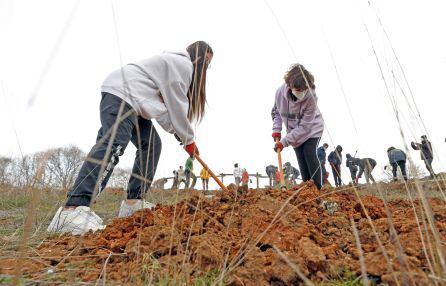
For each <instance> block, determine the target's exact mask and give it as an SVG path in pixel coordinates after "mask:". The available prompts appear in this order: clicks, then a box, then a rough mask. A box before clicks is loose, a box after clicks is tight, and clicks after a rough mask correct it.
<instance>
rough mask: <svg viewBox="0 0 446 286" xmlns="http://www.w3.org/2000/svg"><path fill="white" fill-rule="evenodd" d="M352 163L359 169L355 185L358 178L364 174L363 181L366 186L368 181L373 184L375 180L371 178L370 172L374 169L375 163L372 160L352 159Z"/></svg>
mask: <svg viewBox="0 0 446 286" xmlns="http://www.w3.org/2000/svg"><path fill="white" fill-rule="evenodd" d="M352 161H353V163H354V164H355V165H356V166H358V167H359V174H358V176H357V177H356V183H358V180H359V178H361V177H362V174H363V173H364V176H365V180H366V182H367V184H369V183H370V180H372V182H373V183H375V178H373V176H372V171H373V169H374V168H375V167H376V161H375V160H374V159H372V158H364V159H359V158H353V159H352Z"/></svg>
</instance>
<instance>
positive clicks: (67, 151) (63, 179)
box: [46, 145, 85, 189]
mask: <svg viewBox="0 0 446 286" xmlns="http://www.w3.org/2000/svg"><path fill="white" fill-rule="evenodd" d="M46 154H47V156H48V165H47V170H48V173H49V174H47V175H48V176H50V177H51V178H52V180H53V184H52V185H54V186H55V187H60V188H62V189H67V188H69V187H70V186H72V185H73V183H74V178H75V177H76V175H77V173H78V171H79V169H80V167H81V165H82V162H83V160H84V158H85V153H84V152H83V151H82V150H81V149H79V148H78V147H76V146H73V145H70V146H67V147H60V148H55V149H50V150H48V151H46Z"/></svg>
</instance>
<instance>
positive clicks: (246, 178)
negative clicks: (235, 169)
mask: <svg viewBox="0 0 446 286" xmlns="http://www.w3.org/2000/svg"><path fill="white" fill-rule="evenodd" d="M248 182H249V174H248V171H246V169H243V170H242V186H243V187H248Z"/></svg>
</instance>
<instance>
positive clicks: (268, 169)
mask: <svg viewBox="0 0 446 286" xmlns="http://www.w3.org/2000/svg"><path fill="white" fill-rule="evenodd" d="M276 171H277V167H276V166H274V165H268V166H266V168H265V172H266V175H267V176H268V179H269V185H270V187H275V186H276V184H275V182H276V180H275V179H274V176H275V174H276Z"/></svg>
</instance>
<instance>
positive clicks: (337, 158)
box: [328, 145, 342, 187]
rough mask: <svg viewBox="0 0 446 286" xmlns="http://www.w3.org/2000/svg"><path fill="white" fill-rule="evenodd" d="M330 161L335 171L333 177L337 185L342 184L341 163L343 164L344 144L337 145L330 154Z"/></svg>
mask: <svg viewBox="0 0 446 286" xmlns="http://www.w3.org/2000/svg"><path fill="white" fill-rule="evenodd" d="M328 162H329V163H330V165H331V169H332V171H333V178H334V180H335V185H336V187H340V186H342V180H341V164H342V146H341V145H338V146H336V149H335V150H334V151H332V152H331V153H330V154H329V155H328Z"/></svg>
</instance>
